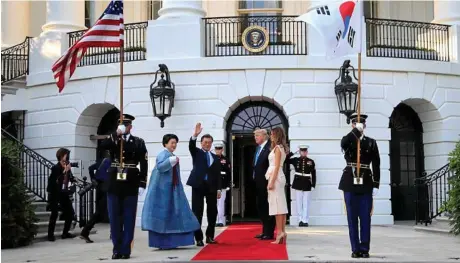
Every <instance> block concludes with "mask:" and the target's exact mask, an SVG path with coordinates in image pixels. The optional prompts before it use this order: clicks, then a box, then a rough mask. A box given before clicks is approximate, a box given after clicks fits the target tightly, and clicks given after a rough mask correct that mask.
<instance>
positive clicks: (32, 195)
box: [27, 192, 42, 202]
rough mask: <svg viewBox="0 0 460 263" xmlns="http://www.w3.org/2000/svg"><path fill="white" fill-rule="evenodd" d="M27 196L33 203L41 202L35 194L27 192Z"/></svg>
mask: <svg viewBox="0 0 460 263" xmlns="http://www.w3.org/2000/svg"><path fill="white" fill-rule="evenodd" d="M27 195H28V196H29V198H30V199H32V201H34V202H42V199H41V198H40V197H38V196H37V195H36V194H34V193H31V192H28V193H27Z"/></svg>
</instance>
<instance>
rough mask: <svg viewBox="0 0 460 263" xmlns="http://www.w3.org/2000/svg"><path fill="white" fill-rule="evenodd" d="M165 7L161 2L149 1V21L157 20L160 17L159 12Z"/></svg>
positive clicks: (157, 0)
mask: <svg viewBox="0 0 460 263" xmlns="http://www.w3.org/2000/svg"><path fill="white" fill-rule="evenodd" d="M162 7H163V2H162V1H161V0H151V1H148V12H149V13H148V20H155V19H157V18H158V17H159V15H158V11H159V10H160V9H161V8H162Z"/></svg>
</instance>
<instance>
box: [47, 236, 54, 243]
mask: <svg viewBox="0 0 460 263" xmlns="http://www.w3.org/2000/svg"><path fill="white" fill-rule="evenodd" d="M48 241H51V242H54V241H56V238H55V237H54V236H48Z"/></svg>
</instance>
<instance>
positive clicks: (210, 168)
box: [187, 123, 222, 247]
mask: <svg viewBox="0 0 460 263" xmlns="http://www.w3.org/2000/svg"><path fill="white" fill-rule="evenodd" d="M202 130H203V128H202V127H201V123H197V124H196V126H195V131H194V133H193V135H192V137H191V138H190V142H189V146H188V148H189V150H190V154H191V155H192V160H193V168H192V172H191V173H190V176H189V178H188V180H187V185H189V186H191V187H192V210H193V213H194V214H195V216H196V218H197V219H198V222H200V225H201V222H202V220H203V209H204V198H206V205H207V211H206V214H207V217H208V227H207V229H206V243H208V244H216V243H217V242H216V241H215V240H214V234H215V227H216V219H217V199H219V198H220V196H221V189H222V177H221V176H220V168H221V165H220V161H219V158H218V157H217V156H216V155H215V154H213V153H211V145H212V142H213V138H212V136H211V135H209V134H205V135H203V136H201V149H200V148H197V147H196V139H197V137H198V135H199V134H200V133H201V131H202ZM195 240H196V245H197V246H199V247H202V246H204V243H203V231H201V228H200V229H198V230H197V231H195Z"/></svg>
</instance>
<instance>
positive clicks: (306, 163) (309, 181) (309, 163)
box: [286, 153, 316, 191]
mask: <svg viewBox="0 0 460 263" xmlns="http://www.w3.org/2000/svg"><path fill="white" fill-rule="evenodd" d="M292 155H294V154H293V153H289V154H288V156H287V158H286V162H287V163H288V164H292V165H294V169H295V173H296V174H295V176H294V182H293V183H292V189H294V190H299V191H311V188H312V187H313V188H314V187H316V167H315V162H314V161H313V160H312V159H310V158H308V157H294V158H290V157H291V156H292ZM307 174H310V175H311V176H303V175H307Z"/></svg>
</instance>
